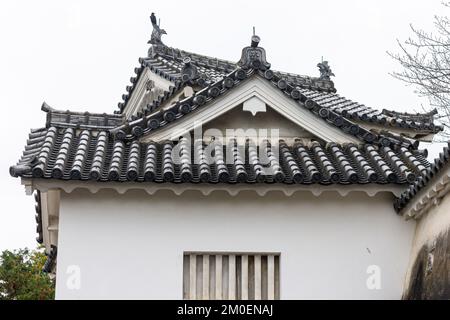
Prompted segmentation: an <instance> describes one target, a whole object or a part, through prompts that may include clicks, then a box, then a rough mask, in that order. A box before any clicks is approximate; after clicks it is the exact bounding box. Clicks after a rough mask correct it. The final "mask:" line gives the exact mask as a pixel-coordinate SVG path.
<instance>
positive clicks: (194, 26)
mask: <svg viewBox="0 0 450 320" xmlns="http://www.w3.org/2000/svg"><path fill="white" fill-rule="evenodd" d="M440 3H441V1H440V0H429V1H423V0H414V1H411V0H402V1H400V0H395V1H393V0H376V1H368V0H364V1H362V0H358V1H357V0H339V1H336V0H334V1H333V0H329V1H328V0H321V1H318V0H315V1H310V0H308V1H305V0H301V1H281V0H277V1H261V0H257V1H247V0H245V1H244V0H241V1H231V0H230V1H211V0H210V1H174V0H171V1H131V0H130V1H92V0H90V1H68V0H65V1H47V0H39V1H31V0H30V1H21V0H2V1H1V3H0V41H1V46H0V71H1V72H0V88H1V89H0V90H1V91H0V92H1V95H0V96H1V101H2V110H3V112H2V117H3V121H2V125H1V126H0V131H1V132H0V137H1V139H0V141H1V142H0V143H1V149H0V150H2V156H1V157H0V163H1V166H0V168H1V170H0V194H1V197H2V198H1V203H2V208H3V210H1V213H0V250H3V249H13V248H19V247H24V246H28V247H35V246H36V242H35V237H36V233H35V229H36V224H35V221H34V199H33V197H27V196H25V193H24V188H23V186H21V185H20V180H19V179H15V178H12V177H10V175H9V173H8V168H9V166H10V165H12V164H14V163H16V161H17V159H18V158H19V156H20V154H21V152H22V151H23V146H24V144H25V142H26V139H27V136H28V132H29V129H30V128H38V127H41V126H44V125H45V114H44V113H43V112H42V111H40V106H41V104H42V102H43V101H44V100H45V101H46V102H47V103H48V104H50V106H52V107H54V108H56V109H63V110H65V109H71V110H80V111H91V112H109V113H111V112H112V111H113V110H115V109H116V107H117V103H118V102H119V101H120V100H121V98H120V97H121V95H122V94H123V93H124V92H125V86H126V85H128V84H129V78H130V77H131V76H133V75H134V73H133V69H134V67H136V66H138V57H140V56H146V54H147V49H148V45H147V41H148V40H149V39H150V33H151V24H150V20H149V15H150V13H151V12H152V11H154V12H155V13H156V14H157V17H158V18H161V27H162V28H164V29H165V30H166V31H167V33H168V35H166V36H164V38H163V40H164V42H165V43H166V44H167V45H169V46H173V47H176V48H180V49H184V50H187V51H192V52H196V53H200V54H205V55H209V56H214V57H218V58H223V59H227V60H232V61H237V60H238V59H239V57H240V53H241V49H242V47H244V46H247V45H249V43H250V36H251V34H252V26H256V33H257V34H258V35H259V36H260V37H261V43H260V45H261V46H262V47H264V48H265V49H266V51H267V59H268V61H269V62H270V63H271V64H272V68H273V69H276V70H280V71H287V72H292V73H299V74H307V75H311V76H317V75H318V70H317V67H316V64H317V63H318V62H319V61H320V59H321V57H322V56H323V57H324V59H326V60H329V61H330V65H331V67H332V69H333V72H334V73H335V74H336V77H335V78H334V81H335V85H336V87H337V90H338V93H339V94H341V95H343V96H346V97H348V98H350V99H353V100H355V101H358V102H361V103H364V104H366V105H368V106H372V107H374V108H379V109H382V108H391V109H396V110H401V111H415V110H420V105H421V104H424V105H425V106H426V105H427V101H426V100H424V99H419V98H418V97H417V96H416V95H415V94H414V92H413V88H411V87H406V86H405V85H404V84H403V83H401V82H399V81H398V80H395V79H393V78H392V77H391V76H390V75H389V74H388V73H389V72H391V71H393V70H395V69H398V66H397V64H396V63H395V62H394V61H392V59H391V58H390V57H388V55H387V54H386V51H387V50H390V51H396V48H397V47H396V39H397V38H398V39H401V40H404V39H406V38H407V37H408V36H409V35H411V32H410V29H409V24H410V23H413V24H414V25H415V26H416V27H423V28H425V29H428V30H431V28H432V19H433V16H434V15H435V14H443V12H442V10H443V7H442V6H441V5H440ZM434 149H435V150H437V149H436V148H434Z"/></svg>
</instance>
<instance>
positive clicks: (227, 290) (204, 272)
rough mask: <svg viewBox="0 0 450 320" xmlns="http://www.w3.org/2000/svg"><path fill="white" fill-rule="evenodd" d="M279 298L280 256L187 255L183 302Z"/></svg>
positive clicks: (194, 253)
mask: <svg viewBox="0 0 450 320" xmlns="http://www.w3.org/2000/svg"><path fill="white" fill-rule="evenodd" d="M279 298H280V254H279V253H224V252H222V253H217V252H215V253H207V252H185V253H184V256H183V299H186V300H209V299H213V300H221V299H226V300H261V299H263V300H277V299H279Z"/></svg>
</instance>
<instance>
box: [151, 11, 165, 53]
mask: <svg viewBox="0 0 450 320" xmlns="http://www.w3.org/2000/svg"><path fill="white" fill-rule="evenodd" d="M150 21H151V22H152V26H153V31H152V37H151V39H150V40H149V41H148V43H151V44H153V45H164V43H163V42H162V40H161V37H162V35H163V34H167V32H166V30H164V29H161V28H160V27H159V25H160V23H161V20H160V21H159V22H158V23H157V22H156V16H155V13H153V12H152V14H151V15H150Z"/></svg>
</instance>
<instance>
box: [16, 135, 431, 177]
mask: <svg viewBox="0 0 450 320" xmlns="http://www.w3.org/2000/svg"><path fill="white" fill-rule="evenodd" d="M428 167H429V163H428V162H427V161H426V159H425V156H424V153H423V152H421V151H417V150H408V149H406V148H397V149H392V148H390V147H378V146H376V145H372V144H368V143H367V144H360V145H356V144H347V145H338V144H335V143H328V144H326V145H324V144H321V143H320V142H317V141H304V140H298V141H297V142H295V143H291V144H287V143H285V142H284V141H283V140H279V141H278V140H276V141H268V140H264V141H261V142H258V143H256V142H253V141H249V140H247V141H246V142H245V143H241V144H239V143H238V142H237V140H235V139H230V140H229V141H228V142H227V143H226V144H224V145H222V144H221V143H219V142H217V141H213V142H211V143H209V144H206V143H205V142H203V141H197V142H192V143H191V142H190V141H189V140H188V139H187V138H182V139H180V140H179V141H175V142H172V141H168V142H164V143H152V142H150V143H141V142H139V141H138V140H135V141H130V142H124V141H121V140H117V139H115V138H114V136H113V135H110V134H109V133H108V132H107V131H96V130H77V129H73V128H58V127H50V128H48V129H39V130H35V131H33V132H32V133H31V134H30V138H29V139H28V141H27V145H26V147H25V151H24V154H23V156H22V158H21V159H20V160H19V162H18V164H17V165H14V166H12V167H11V168H10V173H11V175H12V176H16V177H17V176H21V177H24V178H43V179H57V180H93V181H99V182H107V181H119V182H125V181H131V182H136V183H145V182H156V183H163V182H166V183H167V182H171V183H229V184H240V183H244V184H245V183H247V184H254V183H268V184H270V183H282V184H305V185H308V184H324V185H328V184H408V183H412V182H414V181H415V179H416V178H417V177H418V176H421V175H423V174H425V173H426V171H427V168H428Z"/></svg>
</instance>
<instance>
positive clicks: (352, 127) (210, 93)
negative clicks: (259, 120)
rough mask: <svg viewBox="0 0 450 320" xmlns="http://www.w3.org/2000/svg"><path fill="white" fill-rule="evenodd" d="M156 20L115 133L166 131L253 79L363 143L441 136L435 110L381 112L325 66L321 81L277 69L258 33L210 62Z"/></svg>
mask: <svg viewBox="0 0 450 320" xmlns="http://www.w3.org/2000/svg"><path fill="white" fill-rule="evenodd" d="M151 21H152V25H153V32H152V36H151V40H150V41H149V43H150V44H152V46H151V47H150V49H149V51H148V56H147V57H143V58H140V59H139V66H138V67H137V68H135V73H136V75H135V76H134V77H132V78H131V79H130V82H131V84H130V85H129V86H127V88H126V91H127V92H126V93H125V94H124V95H123V96H122V98H123V101H122V102H120V103H119V110H117V111H115V114H116V115H121V116H122V117H123V119H122V125H121V126H118V127H117V128H116V129H114V130H113V131H112V132H113V133H114V134H118V135H119V137H122V138H124V139H128V140H133V139H135V138H137V137H139V136H141V135H143V134H147V133H149V132H151V131H156V130H161V128H162V127H165V126H166V125H168V124H169V123H171V122H176V121H177V120H179V119H181V118H182V117H185V116H187V115H188V114H189V113H191V111H194V110H197V109H199V108H204V107H206V105H208V103H209V102H211V101H212V100H215V99H217V98H218V97H220V96H221V95H223V94H225V93H227V92H228V91H230V90H232V88H235V87H237V86H238V85H239V84H240V83H242V82H245V81H246V80H247V79H249V78H251V77H252V76H254V75H259V76H261V77H262V78H265V79H266V80H267V81H269V82H270V83H271V84H272V85H273V86H274V87H275V88H278V89H279V90H281V91H282V92H283V93H285V94H286V95H287V96H289V97H290V98H292V99H293V100H295V101H296V102H297V103H298V104H299V107H301V108H306V109H308V110H310V111H311V112H312V113H314V114H316V115H317V116H319V117H321V118H323V119H324V120H325V121H327V122H328V123H329V124H331V125H333V126H335V127H339V128H340V129H341V130H343V131H344V132H346V133H349V132H350V134H351V135H353V136H356V137H359V138H361V140H363V141H365V142H374V141H375V142H380V141H384V143H385V144H387V140H386V139H384V140H383V139H382V138H383V137H385V138H387V139H389V140H390V141H391V142H392V141H395V143H394V144H396V143H400V144H401V143H405V139H404V138H406V143H409V142H408V141H407V140H408V139H418V140H424V141H429V140H431V138H432V136H433V135H434V134H435V133H436V132H439V131H441V130H442V128H441V127H440V126H437V125H435V123H434V119H433V117H434V115H435V114H436V111H435V110H433V111H431V112H428V113H422V114H410V113H399V112H396V111H390V110H387V109H383V110H377V109H373V108H371V107H368V106H365V105H364V104H361V103H358V102H355V101H352V100H350V99H347V98H345V97H342V96H340V95H338V94H337V93H336V88H335V86H334V83H333V81H332V80H331V77H332V76H334V73H333V72H332V70H331V67H330V65H329V64H328V62H327V61H322V62H320V63H318V65H317V67H318V68H319V72H318V76H317V77H311V76H303V75H298V74H293V73H287V72H280V71H275V70H272V69H271V67H272V66H271V63H269V62H268V61H267V58H266V52H265V50H264V48H262V47H261V46H259V42H260V38H259V37H258V36H256V35H253V36H252V38H251V43H250V45H249V46H247V47H245V48H243V49H242V54H241V59H240V60H239V61H237V62H231V61H227V60H222V59H218V58H214V57H208V56H204V55H200V54H196V53H191V52H187V51H184V50H180V49H176V48H172V47H169V46H167V45H165V44H164V43H163V41H162V36H163V35H164V34H166V32H165V30H163V29H161V28H160V27H159V25H158V24H157V22H156V17H155V15H154V14H152V16H151Z"/></svg>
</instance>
